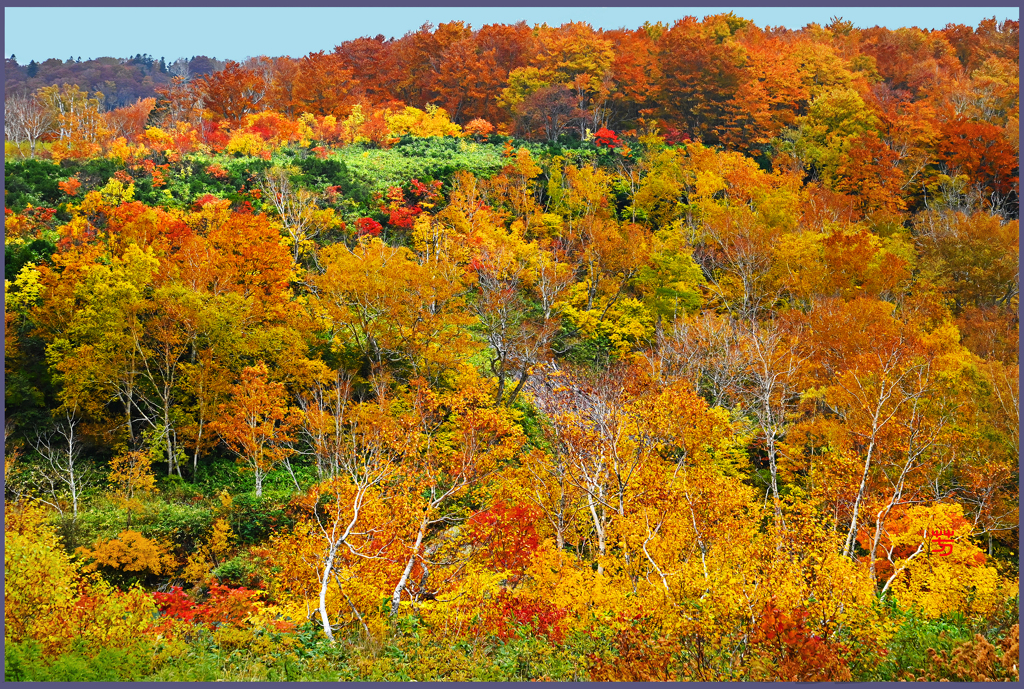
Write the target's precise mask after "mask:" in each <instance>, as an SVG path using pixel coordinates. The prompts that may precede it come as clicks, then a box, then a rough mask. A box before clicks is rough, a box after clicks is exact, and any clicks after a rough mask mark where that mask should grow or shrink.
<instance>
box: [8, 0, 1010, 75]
mask: <svg viewBox="0 0 1024 689" xmlns="http://www.w3.org/2000/svg"><path fill="white" fill-rule="evenodd" d="M730 9H732V10H733V11H735V12H736V13H737V14H738V15H740V16H742V17H745V18H747V19H751V20H753V21H754V22H755V23H756V24H758V25H759V26H764V25H772V26H786V27H789V28H794V29H796V28H800V27H802V26H804V25H806V24H808V23H811V22H817V23H819V24H827V23H828V21H829V19H830V18H831V17H832V16H836V15H838V16H841V17H843V18H844V19H847V20H849V21H852V22H853V23H854V25H855V26H858V27H871V26H876V25H878V26H886V27H889V28H898V27H900V26H919V27H922V28H942V27H943V26H945V25H946V24H947V23H949V22H953V23H958V24H969V25H971V26H977V24H978V22H979V21H980V20H981V19H984V18H987V17H993V16H995V17H996V18H997V19H999V20H1002V19H1018V18H1019V16H1020V14H1019V8H1016V7H980V8H969V7H933V8H922V7H892V8H880V7H874V8H867V7H821V8H815V7H782V8H765V7H738V8H737V7H735V6H734V7H731V8H730V7H680V8H665V7H652V8H644V7H603V8H601V7H588V8H578V7H577V8H559V7H552V8H536V7H511V8H509V7H505V8H499V7H495V8H458V7H443V8H426V7H401V8H386V7H385V8H381V7H372V8H363V7H339V8H317V7H303V8H272V7H260V8H245V9H242V8H231V7H228V8H223V7H222V8H199V7H189V8H185V7H171V8H166V7H164V8H160V7H146V8H143V7H135V8H126V7H106V8H71V7H61V8H35V7H33V8H27V7H7V8H4V57H10V56H11V54H12V53H13V54H14V55H16V56H17V59H18V62H19V63H20V64H27V63H28V62H29V60H36V61H42V60H45V59H47V58H51V57H56V58H59V59H62V60H65V59H67V58H68V57H69V56H74V57H76V58H78V57H81V58H82V59H83V60H85V59H88V58H95V57H105V56H110V57H129V56H132V55H135V54H136V53H149V54H150V55H152V56H153V57H156V58H160V57H166V58H167V60H168V61H171V60H174V59H176V58H178V57H192V56H194V55H207V56H209V57H217V58H220V59H226V58H230V59H234V60H240V59H244V58H245V57H248V56H254V55H270V56H279V55H291V56H293V57H300V56H302V55H305V54H307V53H309V52H313V51H317V50H328V51H329V50H331V49H332V48H333V47H334V46H335V45H337V44H338V43H341V42H342V41H345V40H348V39H351V38H356V37H359V36H375V35H377V34H378V33H380V34H384V35H385V36H386V37H390V36H395V37H398V36H401V35H403V34H404V33H406V32H407V31H414V30H416V29H417V28H418V27H419V26H420V25H422V24H423V23H424V22H428V21H429V22H432V23H434V24H437V23H440V22H445V21H452V20H456V19H461V20H463V21H466V22H469V23H470V24H471V25H472V26H474V27H479V26H482V25H484V24H491V23H511V22H516V21H519V20H525V21H526V22H527V23H529V24H538V23H541V22H547V23H548V24H552V25H558V24H562V23H564V22H567V21H570V20H575V21H587V22H590V23H591V24H592V25H593V26H595V27H602V28H606V29H615V28H620V27H627V28H636V27H638V26H640V25H641V24H643V23H644V21H652V22H656V21H664V22H667V23H671V22H672V21H674V20H675V19H678V18H680V17H683V16H686V15H694V16H696V17H703V16H704V15H707V14H715V13H717V12H724V11H729V10H730ZM43 26H45V27H46V28H45V30H40V27H43ZM228 27H230V30H226V29H227V28H228Z"/></svg>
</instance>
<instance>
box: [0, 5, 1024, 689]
mask: <svg viewBox="0 0 1024 689" xmlns="http://www.w3.org/2000/svg"><path fill="white" fill-rule="evenodd" d="M716 5H719V6H731V7H737V8H741V7H827V6H828V4H827V3H823V2H793V1H792V0H791V1H790V2H751V1H750V0H741V1H740V2H731V3H717V2H714V0H711V1H709V2H705V3H700V6H712V7H713V6H716ZM1020 5H1021V3H1020V2H1006V0H996V1H995V2H992V1H990V0H981V1H980V2H975V3H970V2H964V1H963V0H961V1H959V2H956V1H952V0H935V1H933V2H907V1H906V0H903V1H901V2H898V3H889V4H882V3H878V2H857V1H856V0H853V1H842V0H840V2H838V3H836V6H842V7H878V8H891V7H921V8H927V7H970V6H984V7H1020ZM140 6H142V7H679V9H681V10H685V9H686V7H685V6H682V5H680V4H679V3H677V2H669V1H666V0H636V2H632V3H626V2H605V1H602V0H598V2H586V1H585V0H552V1H550V2H538V1H536V0H534V1H532V2H494V1H493V0H492V1H491V2H487V1H483V2H467V1H466V0H439V1H438V2H415V3H414V2H387V3H374V2H316V1H315V0H300V1H299V2H296V3H286V2H268V1H267V0H254V1H251V2H239V1H238V0H217V1H215V2H212V3H203V2H195V1H186V2H174V3H166V2H127V1H118V0H105V1H102V2H95V3H91V2H67V1H66V0H65V1H61V0H55V1H51V2H47V1H46V0H41V1H37V2H17V1H15V2H4V7H140ZM1022 43H1024V41H1022ZM2 77H3V66H2V62H0V78H2ZM5 81H6V80H5ZM2 171H3V162H2V161H0V177H2V174H3V172H2ZM1022 284H1024V283H1022V282H1021V279H1020V277H1019V273H1018V290H1019V288H1020V286H1021V285H1022ZM5 330H6V328H5ZM1021 353H1024V349H1019V350H1018V361H1019V360H1020V354H1021ZM4 377H5V376H4V371H3V369H0V389H4V388H5V386H4ZM1018 390H1019V387H1018ZM5 406H6V405H5ZM5 416H6V414H5V413H4V412H0V422H3V420H4V418H5ZM1021 428H1022V429H1024V425H1022V426H1021ZM1017 454H1018V469H1019V461H1020V448H1019V447H1018V450H1017ZM1018 476H1019V472H1018ZM2 480H3V479H0V481H2ZM1019 481H1020V486H1021V487H1022V488H1024V478H1019ZM1019 507H1020V493H1019V491H1018V509H1019ZM1021 544H1024V539H1021ZM2 547H3V546H0V548H2ZM3 579H4V577H3V575H2V574H0V584H2V582H3ZM1018 600H1019V598H1018ZM63 684H65V685H66V686H67V685H72V686H73V685H76V684H77V683H63ZM209 684H213V683H212V682H210V683H209ZM257 684H258V685H261V684H266V685H269V684H272V683H270V682H258V683H257ZM281 684H284V683H281ZM311 684H319V683H311ZM354 684H357V685H359V686H372V687H384V686H390V685H391V684H392V683H390V682H357V683H354ZM445 684H468V683H461V682H458V683H445ZM495 684H500V685H504V686H520V687H524V688H525V687H528V686H530V683H528V682H499V683H495ZM624 684H626V685H637V686H640V685H646V686H657V685H655V684H654V683H640V682H628V683H624ZM694 684H695V685H698V686H711V685H713V684H721V685H724V684H725V683H710V682H694ZM744 684H745V685H760V684H762V683H761V682H748V683H744ZM763 684H765V685H766V686H770V685H769V684H768V683H763ZM817 684H818V685H821V686H846V687H853V686H865V687H872V686H892V687H899V686H902V684H900V683H898V682H870V683H869V682H849V683H844V684H837V683H832V682H819V683H817ZM929 684H932V683H929ZM771 685H778V686H798V684H797V683H795V682H773V683H771ZM82 686H83V687H87V686H89V685H88V684H85V683H83V684H82ZM324 686H330V685H329V684H327V683H324Z"/></svg>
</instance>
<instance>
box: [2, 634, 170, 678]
mask: <svg viewBox="0 0 1024 689" xmlns="http://www.w3.org/2000/svg"><path fill="white" fill-rule="evenodd" d="M150 657H151V649H150V647H149V645H148V644H147V643H145V642H139V643H138V644H136V645H135V646H133V647H131V648H128V649H124V650H122V649H117V648H101V649H99V650H95V649H89V648H87V647H86V646H85V644H84V643H83V642H78V643H76V644H75V647H74V648H73V649H72V650H71V652H69V653H65V654H63V655H61V656H58V657H57V658H54V659H52V660H50V659H46V658H43V657H42V653H41V651H40V647H39V644H38V643H37V642H35V641H25V642H23V643H5V644H4V681H7V682H135V681H138V680H140V679H142V678H144V677H145V676H146V675H147V674H149V672H150V670H151V664H150Z"/></svg>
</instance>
